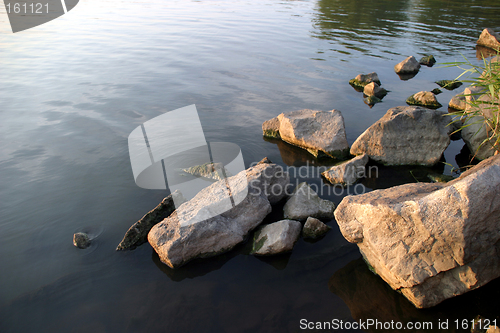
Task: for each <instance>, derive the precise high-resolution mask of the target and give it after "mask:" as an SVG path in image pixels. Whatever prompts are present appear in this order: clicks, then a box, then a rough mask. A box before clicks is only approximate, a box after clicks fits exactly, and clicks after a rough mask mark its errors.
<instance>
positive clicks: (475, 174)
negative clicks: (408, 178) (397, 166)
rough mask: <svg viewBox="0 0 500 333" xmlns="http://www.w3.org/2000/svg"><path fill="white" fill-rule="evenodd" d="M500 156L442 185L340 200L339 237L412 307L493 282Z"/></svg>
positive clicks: (498, 241)
mask: <svg viewBox="0 0 500 333" xmlns="http://www.w3.org/2000/svg"><path fill="white" fill-rule="evenodd" d="M498 188H500V156H495V157H492V158H490V159H488V160H486V161H483V162H481V163H480V164H478V165H476V166H474V167H473V168H471V169H469V170H468V171H466V172H465V173H463V174H462V175H461V176H460V177H459V178H457V179H455V180H453V181H451V182H448V183H446V184H438V183H416V184H406V185H401V186H396V187H392V188H389V189H385V190H375V191H372V192H369V193H366V194H362V195H356V196H347V197H345V198H344V199H343V200H342V202H341V203H340V204H339V207H338V208H337V210H336V211H335V218H336V220H337V223H338V225H339V227H340V231H341V232H342V235H343V236H344V237H345V238H346V239H347V240H348V241H349V242H351V243H356V244H357V245H358V247H359V249H360V251H361V253H362V254H363V256H364V258H365V259H366V260H367V261H368V262H369V264H370V265H371V266H372V267H373V268H374V270H375V272H376V273H377V274H378V275H379V276H380V277H381V278H382V279H384V280H385V281H386V282H387V283H388V284H389V285H390V286H391V287H392V288H393V289H394V290H398V291H399V292H401V293H402V294H403V295H404V296H405V297H406V298H407V299H408V300H409V301H410V302H412V303H413V304H414V305H415V306H416V307H418V308H427V307H431V306H434V305H436V304H438V303H440V302H442V301H443V300H445V299H448V298H451V297H453V296H456V295H460V294H463V293H465V292H467V291H469V290H472V289H476V288H478V287H480V286H483V285H485V284H486V283H488V282H489V281H491V280H493V279H495V278H497V277H499V276H500V233H499V232H498V231H499V230H500V218H499V217H500V200H497V199H496V198H497V194H498Z"/></svg>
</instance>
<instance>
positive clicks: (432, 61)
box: [419, 55, 436, 67]
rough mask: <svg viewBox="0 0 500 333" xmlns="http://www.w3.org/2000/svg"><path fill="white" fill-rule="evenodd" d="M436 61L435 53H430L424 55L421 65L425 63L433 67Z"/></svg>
mask: <svg viewBox="0 0 500 333" xmlns="http://www.w3.org/2000/svg"><path fill="white" fill-rule="evenodd" d="M435 63H436V59H435V58H434V56H433V55H428V56H426V57H423V58H421V59H420V61H419V64H420V65H425V66H427V67H432V66H434V64H435Z"/></svg>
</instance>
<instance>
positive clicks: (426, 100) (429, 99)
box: [406, 91, 442, 109]
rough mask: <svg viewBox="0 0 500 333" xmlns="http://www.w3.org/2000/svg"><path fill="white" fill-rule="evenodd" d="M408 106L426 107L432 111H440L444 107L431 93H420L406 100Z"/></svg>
mask: <svg viewBox="0 0 500 333" xmlns="http://www.w3.org/2000/svg"><path fill="white" fill-rule="evenodd" d="M406 103H407V104H408V105H418V106H425V107H427V108H430V109H438V108H440V107H442V105H441V104H440V103H439V102H438V101H437V99H436V95H434V94H433V93H432V92H430V91H420V92H418V93H416V94H413V95H411V96H410V97H408V98H407V99H406Z"/></svg>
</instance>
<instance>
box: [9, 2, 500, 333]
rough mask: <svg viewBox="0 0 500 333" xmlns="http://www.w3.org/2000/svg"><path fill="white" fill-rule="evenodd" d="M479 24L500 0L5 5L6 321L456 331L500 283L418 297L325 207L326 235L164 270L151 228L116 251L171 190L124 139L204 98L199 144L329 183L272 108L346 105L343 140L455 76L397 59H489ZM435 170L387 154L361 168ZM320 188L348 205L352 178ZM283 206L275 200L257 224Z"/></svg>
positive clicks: (388, 178)
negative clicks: (414, 324) (12, 18)
mask: <svg viewBox="0 0 500 333" xmlns="http://www.w3.org/2000/svg"><path fill="white" fill-rule="evenodd" d="M485 27H492V28H497V29H498V30H500V4H499V3H498V1H496V0H492V1H486V0H483V1H480V0H478V1H470V2H469V3H467V4H466V3H464V2H462V1H458V0H449V1H437V0H396V1H388V0H380V1H374V2H368V1H356V0H349V1H344V0H320V1H284V0H281V1H272V0H253V1H222V0H220V1H217V0H212V1H169V0H144V1H119V0H82V1H81V2H80V3H79V4H78V6H76V7H75V8H74V9H73V10H72V11H70V12H69V13H68V14H66V15H64V16H62V17H60V18H58V19H56V20H54V21H51V22H49V23H47V24H44V25H42V26H39V27H36V28H33V29H30V30H27V31H24V32H19V33H16V34H13V33H12V32H11V30H10V27H9V25H8V19H7V15H6V14H5V8H3V7H2V8H0V44H1V47H0V115H1V118H0V119H1V121H0V170H1V180H0V184H1V187H0V198H1V200H0V207H1V210H0V240H1V241H0V266H1V267H2V273H1V275H0V286H1V287H0V309H1V310H0V331H1V332H33V331H36V332H69V331H71V332H88V331H91V332H143V331H148V332H295V331H301V326H300V320H301V319H305V320H308V321H331V320H335V319H336V320H343V321H352V320H360V319H378V320H386V321H390V320H394V321H402V322H404V323H406V322H408V321H424V320H427V321H430V322H433V323H434V331H443V330H438V329H437V325H438V322H439V321H441V322H443V321H445V320H449V322H450V325H449V327H450V330H449V331H456V329H455V323H454V322H453V320H456V319H459V320H463V319H467V320H469V321H470V320H471V319H472V318H474V317H475V316H476V315H478V314H481V315H482V316H484V317H490V318H491V319H494V318H493V317H494V316H498V313H499V312H498V310H499V309H498V305H492V304H493V302H494V303H495V304H497V303H498V296H500V295H499V291H498V290H500V289H499V288H498V287H499V282H497V281H494V282H492V283H490V284H489V285H487V286H485V287H484V288H481V289H480V290H478V291H474V292H471V293H468V294H466V295H464V296H461V297H458V298H456V299H453V300H449V301H446V302H444V303H442V304H441V305H439V306H437V307H435V308H433V309H429V310H421V311H419V310H416V309H415V308H413V306H411V305H410V304H409V303H408V302H407V301H406V300H405V299H404V298H403V297H402V296H400V295H399V294H397V293H395V292H393V291H392V290H390V289H389V288H388V287H387V286H386V285H385V284H384V283H383V282H381V281H380V280H379V279H378V278H377V277H376V276H374V275H373V274H371V273H370V272H369V270H368V269H367V268H366V266H365V265H364V264H363V263H362V261H361V259H360V254H359V251H358V250H357V247H356V246H355V245H352V244H349V243H347V242H346V241H345V240H344V239H343V237H342V236H341V234H340V232H339V231H338V228H336V226H335V222H334V221H330V222H329V225H331V226H332V227H333V229H332V231H330V232H329V233H328V234H327V235H326V237H324V238H323V239H321V240H320V241H317V242H306V241H304V240H303V239H300V240H299V242H298V243H297V244H296V246H295V248H294V250H293V252H292V253H291V254H289V255H285V256H278V257H276V258H265V259H262V258H256V257H254V256H250V255H248V244H243V245H241V246H238V247H237V248H236V249H235V250H233V251H231V252H229V253H227V254H225V255H222V256H219V257H216V258H212V259H206V260H200V261H194V262H191V263H189V264H188V265H186V266H184V267H182V268H180V269H178V270H172V269H169V268H168V267H166V266H165V265H163V264H161V263H160V262H159V260H158V258H157V256H156V255H155V253H154V251H153V250H152V248H151V247H150V246H149V245H148V244H145V245H143V246H141V247H139V248H138V249H136V250H135V251H130V252H116V251H115V247H116V245H117V244H118V243H119V242H120V240H121V238H122V237H123V234H124V233H125V231H126V230H127V229H128V227H129V226H130V225H131V224H133V223H134V222H135V221H137V220H138V219H139V218H140V217H141V216H142V215H144V214H145V213H146V212H147V211H148V210H150V209H152V208H153V207H154V206H156V204H157V203H158V202H160V201H161V199H162V198H163V197H165V196H166V195H167V194H168V192H165V191H160V190H145V189H141V188H139V187H137V186H136V185H135V183H134V179H133V175H132V170H131V167H130V160H129V156H128V148H127V137H128V135H129V134H130V132H131V131H132V130H133V129H134V128H136V127H137V126H140V125H141V124H142V123H144V122H145V121H147V120H149V119H152V118H154V117H156V116H158V115H161V114H163V113H165V112H166V111H171V110H174V109H177V108H180V107H183V106H186V105H190V104H196V106H197V109H198V112H199V116H200V119H201V122H202V124H203V130H204V132H205V136H206V139H207V140H208V141H223V142H232V143H235V144H237V145H239V146H240V147H241V148H242V153H243V157H244V160H245V164H246V165H247V166H248V165H250V164H251V163H252V162H255V161H259V160H260V159H262V158H263V157H265V156H267V157H269V158H270V159H271V160H272V161H273V162H276V163H278V164H281V165H283V166H285V167H291V166H294V167H300V166H305V168H306V169H305V170H307V171H308V172H306V173H305V174H298V175H297V177H294V178H293V181H294V182H297V181H308V182H310V183H312V184H315V185H316V186H318V188H320V189H325V188H328V186H327V185H325V184H323V183H322V181H321V179H320V178H319V177H318V176H317V173H315V172H314V171H315V170H317V165H324V164H328V162H324V161H316V160H314V158H312V157H311V156H309V155H308V154H307V153H304V152H303V151H301V150H298V149H296V148H294V147H291V146H289V145H286V144H283V143H281V142H276V141H272V140H264V139H263V138H262V132H261V124H262V122H264V121H265V120H267V119H270V118H272V117H275V116H276V115H278V114H279V113H281V112H286V111H292V110H298V109H303V108H308V109H319V110H331V109H334V108H335V109H338V110H340V111H342V113H343V115H344V118H345V123H346V131H347V138H348V141H349V143H352V142H353V141H354V140H355V139H356V138H357V136H358V135H359V134H361V133H362V132H363V131H364V130H365V129H366V128H367V127H369V126H370V125H371V124H372V123H373V122H375V121H376V120H377V119H379V118H380V117H381V116H382V115H383V114H385V112H386V111H387V110H388V109H389V108H391V107H394V106H398V105H404V101H405V99H406V97H408V96H409V95H411V94H413V93H415V92H418V91H421V90H432V89H434V88H436V87H437V85H435V84H434V83H433V82H434V81H436V80H440V79H452V78H455V77H456V76H458V75H459V74H460V73H461V70H460V69H457V68H445V67H440V66H439V64H438V65H435V66H434V67H432V68H428V67H423V68H422V69H421V70H420V72H419V73H418V75H417V76H415V77H414V78H412V79H410V80H407V81H402V80H400V79H399V77H398V76H397V75H396V74H395V73H394V71H393V66H394V65H395V64H396V63H398V62H400V61H402V60H403V59H404V58H405V57H407V56H409V55H414V56H415V57H417V59H418V58H420V57H421V56H423V55H426V54H433V55H434V56H435V58H436V59H437V61H438V63H445V62H450V61H455V60H458V61H460V60H462V59H463V58H462V55H463V56H465V57H466V58H468V59H469V60H471V61H472V62H473V63H479V60H477V59H476V52H477V50H476V48H475V41H476V39H477V37H478V36H479V34H480V33H481V31H482V29H483V28H485ZM372 71H376V72H377V73H378V74H379V77H380V79H381V81H382V85H383V87H384V88H386V89H387V90H390V93H389V94H388V95H387V96H386V97H385V98H384V99H383V102H382V103H379V104H376V105H375V106H373V107H372V108H370V107H368V106H367V105H366V104H365V103H364V102H363V98H362V94H361V93H359V92H356V91H355V90H354V89H353V88H352V87H351V86H349V84H348V81H349V79H351V78H353V77H355V76H356V75H357V74H359V73H368V72H372ZM460 91H461V90H460ZM460 91H458V90H457V91H453V92H449V91H445V92H443V93H442V94H440V95H438V100H439V101H440V102H441V103H442V104H443V105H447V104H448V101H449V100H450V98H451V97H452V96H453V95H454V94H456V93H458V92H460ZM445 109H446V107H444V108H443V110H445ZM462 148H463V142H462V141H453V142H452V143H451V145H450V147H449V148H448V149H447V151H446V152H445V156H444V157H445V159H446V162H447V163H449V165H446V166H445V165H444V164H440V165H439V166H437V167H435V168H433V169H432V170H431V171H434V172H444V173H446V174H451V167H452V166H453V167H456V166H457V157H456V156H457V155H458V154H459V153H460V151H461V150H462ZM462 155H463V154H462ZM465 155H466V156H467V153H465ZM459 156H460V155H459ZM458 159H459V158H458ZM427 172H429V170H428V169H425V168H403V167H399V168H381V170H380V174H379V176H378V177H372V178H370V179H366V180H364V181H363V182H362V184H363V185H364V186H365V189H366V190H368V191H369V190H371V189H375V188H385V187H389V186H393V185H397V184H402V183H406V182H414V181H417V180H420V181H422V179H423V178H425V175H426V173H427ZM422 177H423V178H422ZM351 190H353V189H352V188H351ZM321 194H322V197H324V198H327V199H330V200H332V201H334V202H336V203H339V202H340V201H341V199H342V197H343V196H345V195H347V194H348V193H347V190H346V191H344V192H342V193H331V192H328V191H324V192H323V190H322V191H321ZM278 218H280V212H279V207H277V208H276V209H275V211H274V212H273V214H272V216H270V217H269V218H268V219H267V220H266V221H267V222H271V221H273V220H276V219H278ZM77 231H86V232H88V233H90V234H91V236H92V237H93V238H94V241H93V244H92V246H91V247H90V248H89V249H86V250H79V249H76V248H75V247H74V246H73V245H72V235H73V233H75V232H77ZM366 331H373V329H367V330H366ZM410 331H411V330H410ZM417 331H418V330H417Z"/></svg>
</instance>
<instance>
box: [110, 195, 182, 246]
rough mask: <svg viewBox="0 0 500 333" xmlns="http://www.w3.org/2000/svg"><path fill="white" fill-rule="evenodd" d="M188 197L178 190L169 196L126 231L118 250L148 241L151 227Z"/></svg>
mask: <svg viewBox="0 0 500 333" xmlns="http://www.w3.org/2000/svg"><path fill="white" fill-rule="evenodd" d="M184 201H186V199H184V197H183V196H182V193H181V192H179V191H178V190H176V191H175V192H174V193H172V194H170V195H169V196H167V197H166V198H165V199H163V200H162V202H160V204H158V206H156V207H155V208H154V209H153V210H151V211H150V212H148V213H147V214H146V215H144V216H143V217H142V218H141V219H140V220H139V221H137V222H136V223H134V224H133V225H132V226H131V227H130V228H129V229H128V230H127V232H126V233H125V236H124V237H123V240H122V241H121V242H120V244H118V246H117V247H116V250H117V251H123V250H133V249H135V248H136V247H137V246H139V245H141V244H144V243H146V242H147V241H148V233H149V231H150V230H151V228H152V227H153V226H154V225H155V224H157V223H159V222H161V221H163V219H165V218H167V217H168V216H170V214H172V213H173V212H174V210H175V207H176V205H177V206H180V205H181V204H182V203H183V202H184Z"/></svg>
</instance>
